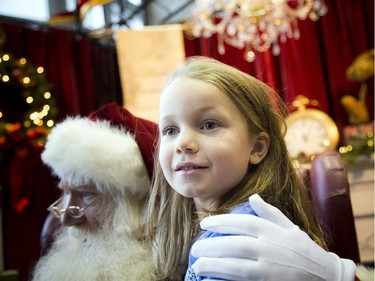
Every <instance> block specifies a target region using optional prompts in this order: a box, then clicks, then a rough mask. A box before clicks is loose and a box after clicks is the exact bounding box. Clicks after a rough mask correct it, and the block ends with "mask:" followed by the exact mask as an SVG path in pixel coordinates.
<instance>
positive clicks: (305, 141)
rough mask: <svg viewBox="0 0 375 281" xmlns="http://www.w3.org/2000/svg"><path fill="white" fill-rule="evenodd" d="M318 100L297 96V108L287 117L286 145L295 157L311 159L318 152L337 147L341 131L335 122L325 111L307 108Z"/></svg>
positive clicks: (295, 102) (293, 104) (294, 104)
mask: <svg viewBox="0 0 375 281" xmlns="http://www.w3.org/2000/svg"><path fill="white" fill-rule="evenodd" d="M307 105H317V101H315V100H309V99H308V98H306V97H304V96H297V97H296V99H295V100H294V101H293V103H292V106H293V107H295V108H297V110H296V111H294V112H292V113H290V114H289V115H288V116H287V117H286V120H285V121H286V124H287V132H286V135H285V141H286V145H287V147H288V151H289V153H290V155H291V156H292V157H293V158H294V159H301V160H302V159H304V160H306V161H309V160H311V159H312V157H313V156H314V155H316V154H319V153H322V152H324V151H327V150H334V149H336V147H337V145H338V142H339V131H338V128H337V126H336V124H335V122H334V121H333V120H332V119H331V117H329V115H327V114H326V113H324V112H323V111H320V110H317V109H312V108H306V106H307Z"/></svg>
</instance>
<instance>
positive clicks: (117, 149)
mask: <svg viewBox="0 0 375 281" xmlns="http://www.w3.org/2000/svg"><path fill="white" fill-rule="evenodd" d="M157 137H158V127H157V125H156V124H155V123H153V122H151V121H148V120H145V119H142V118H138V117H135V116H134V115H132V114H131V113H130V112H129V111H128V110H126V109H125V108H123V107H121V106H117V105H116V104H114V103H110V104H107V105H105V106H104V107H102V108H101V109H99V110H98V111H96V112H94V113H92V114H90V115H89V116H88V117H68V118H67V119H65V120H64V121H63V122H61V123H59V124H57V125H56V126H55V127H54V128H53V129H52V130H51V132H50V134H49V135H48V138H47V142H46V146H45V150H44V151H43V153H42V160H43V162H44V163H45V164H47V165H48V166H49V167H50V168H51V169H52V172H53V173H54V174H55V175H56V176H58V177H59V178H60V180H62V181H65V182H67V183H69V184H70V185H72V186H75V185H83V184H88V183H93V184H95V185H96V186H97V188H99V189H110V188H117V189H118V190H119V191H120V192H131V193H133V194H135V195H139V196H144V195H146V194H147V193H148V192H149V189H150V180H151V178H152V172H153V161H154V157H153V156H154V155H153V154H154V149H155V147H156V143H157Z"/></svg>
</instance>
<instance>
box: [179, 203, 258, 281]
mask: <svg viewBox="0 0 375 281" xmlns="http://www.w3.org/2000/svg"><path fill="white" fill-rule="evenodd" d="M229 214H250V215H255V216H256V213H255V212H254V211H253V209H252V208H251V207H250V204H249V201H246V202H243V203H241V204H240V205H238V206H236V207H234V208H233V209H232V210H230V212H229ZM229 235H230V234H223V233H218V232H212V231H205V232H203V233H202V234H201V235H200V236H199V237H198V239H197V240H196V241H198V240H202V239H206V238H210V237H220V236H229ZM196 260H197V258H195V257H194V256H193V255H192V254H191V251H190V254H189V265H188V268H187V270H186V274H185V281H201V280H204V279H210V280H223V279H220V278H215V277H208V276H201V275H197V274H195V273H194V271H193V269H192V268H191V266H192V265H193V264H194V263H195V261H196Z"/></svg>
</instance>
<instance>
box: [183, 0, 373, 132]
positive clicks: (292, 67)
mask: <svg viewBox="0 0 375 281" xmlns="http://www.w3.org/2000/svg"><path fill="white" fill-rule="evenodd" d="M325 3H326V5H327V7H328V13H327V14H326V15H325V16H323V17H322V18H321V19H320V20H319V21H317V22H313V21H311V20H305V21H299V29H300V33H301V37H300V39H299V40H291V39H288V40H287V41H286V42H285V43H282V44H281V45H280V46H281V53H280V55H279V56H277V57H275V56H273V55H272V54H271V52H270V51H267V52H264V53H256V59H255V61H254V62H252V63H248V62H247V61H245V60H244V59H243V50H238V49H236V48H233V47H231V46H227V45H226V53H225V54H224V55H219V53H218V51H217V44H216V42H217V40H216V38H215V37H212V38H209V39H195V40H188V39H186V40H185V41H186V53H187V55H188V56H192V55H204V56H209V57H213V58H216V59H218V60H220V61H222V62H224V63H226V64H229V65H232V66H235V67H236V68H238V69H240V70H242V71H244V72H247V73H249V74H251V75H253V76H255V77H258V78H259V79H260V80H262V81H264V82H266V83H268V84H270V85H271V86H272V87H273V88H274V89H275V90H277V91H278V92H279V94H280V95H281V96H282V97H283V98H284V100H285V101H286V102H287V103H290V102H291V101H293V99H294V98H295V97H296V96H297V95H301V94H302V95H305V96H307V97H308V98H310V99H316V100H318V101H319V103H320V106H319V109H321V110H323V111H325V112H327V113H328V114H329V115H330V116H331V117H332V118H333V119H334V120H335V122H336V123H337V125H338V127H339V129H340V131H341V133H342V128H343V127H344V126H345V125H348V118H347V114H346V112H345V111H344V109H343V107H342V106H341V104H340V98H341V97H342V96H343V95H353V96H354V97H356V98H358V91H359V87H360V84H359V83H355V82H351V81H349V80H348V79H347V78H346V75H345V72H346V69H347V68H348V66H349V65H350V64H351V63H352V61H353V59H354V58H355V57H356V56H357V55H358V54H360V53H362V52H364V51H366V50H369V49H371V48H373V47H374V1H373V0H340V1H338V0H325ZM368 87H369V88H368V94H367V105H368V108H369V110H370V116H373V115H374V92H373V90H374V80H373V79H371V81H369V82H368Z"/></svg>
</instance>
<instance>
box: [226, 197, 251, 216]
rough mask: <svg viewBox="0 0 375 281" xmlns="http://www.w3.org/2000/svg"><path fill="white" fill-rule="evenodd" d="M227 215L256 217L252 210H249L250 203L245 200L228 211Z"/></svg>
mask: <svg viewBox="0 0 375 281" xmlns="http://www.w3.org/2000/svg"><path fill="white" fill-rule="evenodd" d="M229 214H249V215H254V216H256V215H257V214H256V213H255V212H254V210H253V208H251V206H250V203H249V201H247V200H246V201H245V202H242V203H241V204H239V205H237V206H236V207H234V208H232V209H231V210H230V211H229Z"/></svg>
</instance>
